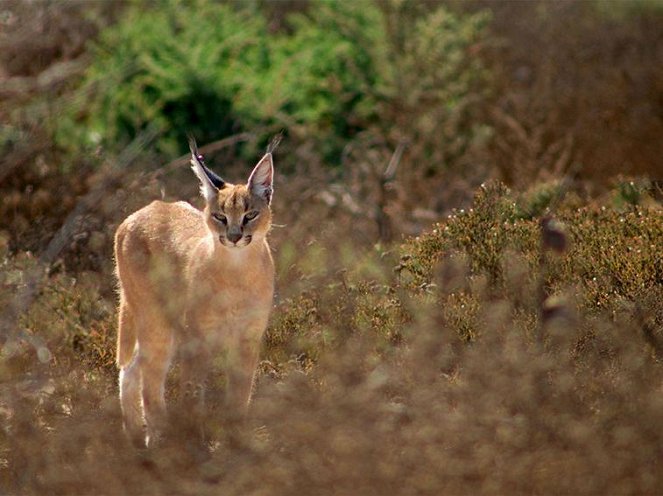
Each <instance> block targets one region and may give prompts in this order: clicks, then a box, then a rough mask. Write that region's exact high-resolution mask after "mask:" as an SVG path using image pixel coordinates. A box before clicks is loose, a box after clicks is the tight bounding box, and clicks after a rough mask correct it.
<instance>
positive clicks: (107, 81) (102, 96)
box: [60, 1, 269, 154]
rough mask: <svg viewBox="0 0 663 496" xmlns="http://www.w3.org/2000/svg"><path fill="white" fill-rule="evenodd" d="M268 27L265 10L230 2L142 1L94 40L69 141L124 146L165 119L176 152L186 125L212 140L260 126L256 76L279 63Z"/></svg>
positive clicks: (166, 143)
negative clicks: (82, 109)
mask: <svg viewBox="0 0 663 496" xmlns="http://www.w3.org/2000/svg"><path fill="white" fill-rule="evenodd" d="M265 32H266V28H265V23H264V20H263V19H262V18H260V17H255V16H249V15H246V13H243V12H242V11H236V10H233V9H232V8H231V7H229V6H227V5H219V4H213V3H211V2H203V1H199V2H180V1H168V2H163V3H160V4H159V6H158V8H154V9H150V10H147V11H145V10H143V6H142V5H138V4H136V5H134V6H133V8H130V9H128V10H127V12H126V14H125V16H124V18H123V19H122V20H121V21H120V22H119V23H118V24H117V25H115V26H113V27H111V28H109V29H107V30H106V31H104V32H103V33H102V35H101V37H100V40H99V42H98V43H97V44H96V45H95V47H94V48H93V50H92V52H93V54H94V61H93V63H92V64H91V66H90V67H89V69H88V71H87V74H86V77H85V81H84V82H83V85H82V88H81V91H80V98H82V99H84V100H85V101H86V102H87V105H88V106H87V107H86V115H84V116H82V117H81V118H80V120H79V119H78V118H77V116H76V115H72V116H70V118H69V119H65V120H64V122H63V124H62V125H61V126H60V140H61V142H63V143H64V144H68V145H70V146H72V145H73V146H74V147H77V146H80V144H81V143H82V144H84V145H98V144H102V145H106V146H109V147H111V148H116V147H119V146H121V145H123V144H126V143H127V142H128V141H129V140H131V139H132V138H133V137H135V136H136V134H137V133H138V132H139V131H140V130H142V129H144V128H146V127H147V126H148V125H156V126H157V128H158V129H159V130H160V131H161V132H162V138H161V139H160V140H159V147H160V149H161V151H163V152H164V153H168V154H175V153H177V152H178V151H183V149H184V148H183V147H185V146H186V140H184V139H183V136H184V135H185V133H186V132H192V133H193V134H194V135H195V136H196V137H197V138H198V139H199V141H201V142H205V141H209V140H211V139H213V138H217V137H218V136H223V135H227V134H232V133H233V132H236V131H240V130H242V129H244V128H246V127H249V126H251V125H252V124H253V123H255V122H257V118H258V117H259V116H258V115H256V113H255V103H254V102H255V95H254V94H253V93H252V92H253V91H254V86H255V81H258V80H260V78H261V76H262V75H263V74H265V73H266V71H267V70H268V69H269V50H268V48H267V41H268V39H267V37H266V36H265Z"/></svg>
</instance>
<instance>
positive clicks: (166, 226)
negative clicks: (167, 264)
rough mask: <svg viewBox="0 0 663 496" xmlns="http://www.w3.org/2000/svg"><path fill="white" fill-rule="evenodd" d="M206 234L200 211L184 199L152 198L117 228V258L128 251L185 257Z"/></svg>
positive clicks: (128, 252)
mask: <svg viewBox="0 0 663 496" xmlns="http://www.w3.org/2000/svg"><path fill="white" fill-rule="evenodd" d="M205 235H206V230H205V220H204V217H203V213H202V212H201V211H200V210H197V209H195V208H194V207H192V206H191V205H189V204H188V203H186V202H183V201H180V202H176V203H167V202H163V201H158V200H157V201H153V202H152V203H150V204H149V205H147V206H145V207H143V208H141V209H140V210H137V211H136V212H134V213H133V214H131V215H130V216H129V217H127V218H126V219H125V220H124V222H122V223H121V224H120V226H119V227H118V228H117V231H116V234H115V251H116V256H117V257H118V258H120V257H122V255H129V254H131V253H136V254H141V255H158V254H167V255H170V256H173V257H175V258H180V257H184V256H186V254H187V253H190V251H191V250H192V248H193V247H195V246H196V245H197V244H198V243H200V240H201V239H203V238H204V237H205Z"/></svg>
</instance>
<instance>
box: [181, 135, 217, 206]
mask: <svg viewBox="0 0 663 496" xmlns="http://www.w3.org/2000/svg"><path fill="white" fill-rule="evenodd" d="M189 150H191V169H192V170H193V173H194V174H195V175H196V176H197V177H198V180H199V181H200V194H201V195H202V196H203V198H205V200H206V201H208V202H211V201H212V200H213V199H214V198H216V195H217V193H218V192H219V190H220V189H221V188H223V187H224V186H225V185H226V182H225V181H224V180H223V179H221V178H220V177H219V176H217V175H216V174H215V173H214V172H212V171H211V170H210V169H209V168H208V167H207V166H206V165H205V159H204V158H203V156H202V155H201V154H200V153H198V146H197V145H196V140H195V139H193V136H189Z"/></svg>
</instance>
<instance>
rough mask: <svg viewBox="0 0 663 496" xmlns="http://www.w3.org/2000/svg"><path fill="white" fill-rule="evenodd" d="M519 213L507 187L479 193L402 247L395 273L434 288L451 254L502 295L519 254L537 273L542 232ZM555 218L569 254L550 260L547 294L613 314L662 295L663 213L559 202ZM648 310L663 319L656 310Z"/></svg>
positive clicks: (638, 208) (593, 309) (483, 188)
mask: <svg viewBox="0 0 663 496" xmlns="http://www.w3.org/2000/svg"><path fill="white" fill-rule="evenodd" d="M521 209H522V207H520V206H519V205H518V204H517V203H516V199H515V198H514V196H513V195H512V194H511V192H510V191H509V190H508V189H506V188H505V187H504V186H501V185H499V184H498V185H488V186H484V187H482V188H481V190H480V191H479V192H478V193H477V195H476V197H475V203H474V205H473V208H471V209H469V210H468V211H459V212H456V213H455V214H454V215H452V216H450V218H449V219H448V220H447V221H446V222H444V223H442V224H438V225H437V226H436V227H435V229H433V231H432V232H430V233H428V234H426V235H423V236H421V237H420V238H416V239H415V240H411V241H409V242H408V243H406V247H405V255H404V258H403V260H402V262H401V265H400V267H399V270H400V271H401V273H402V274H403V278H404V281H406V282H408V284H409V285H410V286H413V287H417V286H421V285H422V284H427V283H430V282H431V281H434V280H435V268H436V267H437V266H438V265H439V263H440V261H442V260H443V259H444V257H445V256H446V254H448V253H454V252H459V253H462V254H464V255H465V256H466V257H467V258H468V260H469V269H470V273H471V274H474V275H476V276H480V275H482V276H486V277H488V280H489V281H490V282H491V284H493V285H496V287H497V288H499V290H503V289H505V288H506V286H505V284H506V282H507V281H508V278H509V275H508V274H505V267H509V264H510V260H512V259H513V257H514V256H516V255H517V256H519V257H522V263H523V264H525V266H526V267H527V269H526V270H527V271H530V272H533V273H534V274H536V273H537V272H538V271H539V270H540V269H539V267H538V265H539V259H540V256H541V254H540V249H541V248H540V241H539V237H540V228H539V225H538V222H537V220H536V219H529V218H522V217H521V216H520V214H519V212H520V211H521ZM557 217H558V219H559V220H560V221H561V222H562V223H563V224H564V225H565V226H566V231H567V232H566V235H567V237H568V238H569V241H570V244H571V247H570V249H569V250H568V251H567V252H566V253H565V254H563V255H562V256H561V257H556V258H554V259H550V261H549V264H548V265H549V270H548V272H547V273H546V274H545V277H546V284H547V285H548V286H549V287H552V288H555V289H557V290H562V289H564V288H569V287H575V288H576V292H577V295H576V297H577V301H578V302H579V303H581V304H583V305H586V306H587V307H588V309H590V310H591V311H598V310H604V309H606V308H608V309H610V310H611V311H616V310H617V308H619V307H620V306H622V305H623V302H624V301H628V302H631V303H637V304H640V303H641V302H643V301H645V300H647V301H648V299H646V298H645V295H647V294H658V295H660V294H663V260H662V259H661V256H660V250H661V246H663V214H662V213H661V210H660V208H656V207H654V208H645V207H640V206H633V207H632V209H631V210H630V211H628V212H620V211H619V210H613V209H609V208H605V207H601V208H590V207H583V208H572V207H571V205H566V204H564V203H562V204H561V205H559V208H558V212H557ZM512 269H513V268H512ZM506 272H509V270H507V271H506ZM649 310H651V311H652V312H654V313H660V312H658V311H655V308H654V307H653V306H650V308H649Z"/></svg>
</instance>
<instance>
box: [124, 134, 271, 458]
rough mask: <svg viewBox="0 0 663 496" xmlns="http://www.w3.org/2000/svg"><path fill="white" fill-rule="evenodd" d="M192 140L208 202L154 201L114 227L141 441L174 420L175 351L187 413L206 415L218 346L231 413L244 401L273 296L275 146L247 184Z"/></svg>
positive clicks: (128, 422)
mask: <svg viewBox="0 0 663 496" xmlns="http://www.w3.org/2000/svg"><path fill="white" fill-rule="evenodd" d="M189 144H190V148H191V168H192V170H193V172H194V173H195V175H196V176H197V177H198V180H199V181H200V192H201V195H202V196H203V198H204V199H205V208H204V210H203V211H200V210H197V209H195V208H194V207H192V206H191V205H189V204H188V203H186V202H177V203H164V202H161V201H154V202H152V203H151V204H150V205H148V206H146V207H144V208H142V209H141V210H138V211H137V212H135V213H133V214H132V215H130V216H129V217H128V218H127V219H126V220H125V221H124V222H122V224H121V225H120V226H119V227H118V229H117V232H116V234H115V262H116V267H117V276H118V280H119V292H120V305H119V326H118V338H117V365H118V367H119V369H120V378H119V382H120V402H121V406H122V414H123V420H124V428H125V431H126V432H127V434H128V435H129V437H130V438H131V439H132V440H133V441H134V443H135V444H137V445H139V446H144V445H145V444H147V445H148V446H149V445H150V444H152V443H153V441H154V440H155V439H157V438H158V437H159V436H160V435H161V433H162V432H163V431H164V429H166V428H167V426H168V421H167V418H166V403H165V398H164V389H165V380H166V374H167V372H168V370H169V367H170V365H171V362H172V360H173V358H174V356H175V355H176V354H177V356H178V359H179V363H180V364H181V384H182V390H183V393H184V394H183V395H182V398H183V400H182V402H181V403H180V407H181V410H180V413H181V416H180V418H185V419H189V420H190V419H202V418H203V417H204V415H203V412H204V399H203V396H204V387H203V384H204V381H205V378H206V375H207V374H208V372H209V370H210V369H211V361H212V359H213V358H215V357H217V356H220V355H223V356H224V358H225V361H224V364H225V372H226V377H227V387H226V401H225V407H226V410H227V411H226V413H227V414H228V415H231V416H236V415H242V414H243V413H244V412H245V411H246V409H247V407H248V403H249V399H250V396H251V389H252V385H253V378H254V374H255V370H256V367H257V363H258V356H259V349H260V344H261V340H262V336H263V334H264V332H265V329H266V327H267V319H268V317H269V313H270V309H271V306H272V299H273V293H274V264H273V261H272V256H271V253H270V249H269V245H268V244H267V239H266V235H267V233H268V232H269V230H270V226H271V217H272V214H271V210H270V204H271V200H272V191H273V176H274V166H273V161H272V154H271V150H268V152H267V153H266V154H265V156H263V157H262V159H261V160H260V161H259V162H258V164H257V165H256V166H255V168H254V169H253V172H251V175H250V176H249V179H248V181H247V183H246V184H238V185H233V184H230V183H227V182H226V181H224V180H223V179H221V178H220V177H219V176H218V175H216V174H215V173H214V172H212V171H211V170H210V169H209V168H208V167H206V166H205V163H204V160H203V157H202V155H200V154H199V153H198V150H197V147H196V144H195V141H193V139H191V140H190V143H189ZM143 420H144V421H145V425H146V427H147V432H144V431H143Z"/></svg>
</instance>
